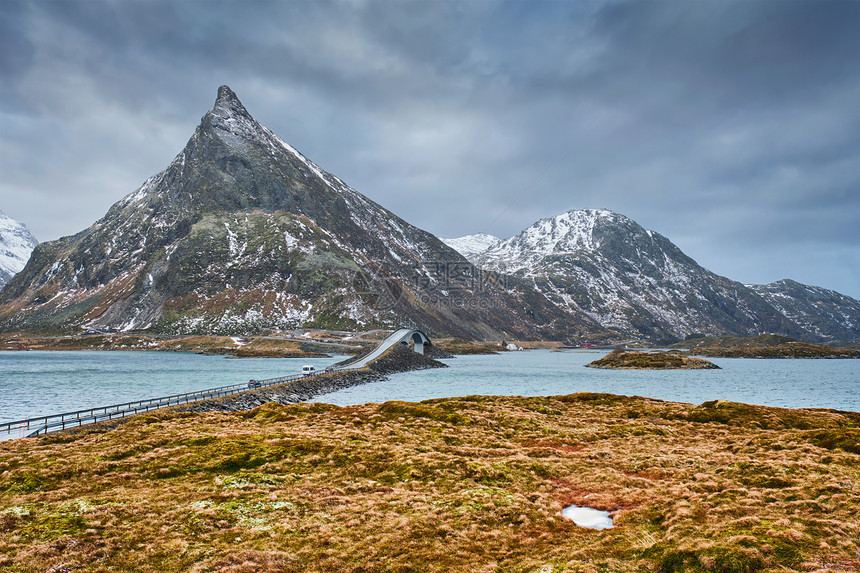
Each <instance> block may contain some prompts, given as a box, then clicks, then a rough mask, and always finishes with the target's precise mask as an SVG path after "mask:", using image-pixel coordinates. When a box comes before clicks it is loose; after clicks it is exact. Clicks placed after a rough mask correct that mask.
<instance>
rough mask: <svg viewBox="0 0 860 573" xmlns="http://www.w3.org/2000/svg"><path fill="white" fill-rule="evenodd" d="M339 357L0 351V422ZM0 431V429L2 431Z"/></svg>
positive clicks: (261, 375) (270, 374) (294, 369)
mask: <svg viewBox="0 0 860 573" xmlns="http://www.w3.org/2000/svg"><path fill="white" fill-rule="evenodd" d="M341 358H342V357H340V358H338V357H335V358H227V357H225V356H205V355H202V354H193V353H188V352H134V351H129V352H98V351H69V352H65V351H30V352H9V351H6V352H0V422H11V421H13V420H23V419H25V418H35V417H36V416H43V415H45V414H58V413H61V412H73V411H75V410H83V409H85V408H94V407H97V406H108V405H110V404H121V403H123V402H130V401H133V400H143V399H148V398H158V397H161V396H170V395H172V394H181V393H183V392H193V391H195V390H204V389H206V388H214V387H217V386H227V385H229V384H240V383H243V382H247V381H248V380H250V379H252V378H254V379H260V380H262V379H266V378H275V377H278V376H288V375H292V374H300V373H301V369H302V365H304V364H312V365H314V366H316V367H317V368H320V367H325V366H328V365H329V364H332V363H333V362H336V361H337V360H339V359H341ZM2 437H3V435H0V438H2Z"/></svg>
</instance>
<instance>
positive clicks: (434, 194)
mask: <svg viewBox="0 0 860 573" xmlns="http://www.w3.org/2000/svg"><path fill="white" fill-rule="evenodd" d="M222 84H227V85H229V86H230V87H231V88H233V90H234V91H235V92H236V93H237V95H238V96H239V98H240V99H241V100H242V101H243V103H244V104H245V106H246V107H247V108H248V110H249V111H250V113H251V114H252V115H254V116H255V117H256V118H257V119H258V120H259V121H260V122H261V123H263V124H264V125H266V126H267V127H269V128H270V129H272V130H273V131H274V132H275V133H277V134H278V135H280V136H281V137H282V138H283V139H285V140H286V141H287V142H289V143H290V144H292V145H293V146H294V147H296V148H297V149H299V150H300V151H301V152H302V153H304V154H305V155H306V156H308V157H309V158H310V159H312V160H314V161H315V162H316V163H318V164H319V165H320V166H322V167H323V168H324V169H326V170H328V171H330V172H332V173H334V174H336V175H337V176H339V177H340V178H341V179H343V180H344V181H346V182H347V183H348V184H350V185H351V186H352V187H354V188H355V189H357V190H358V191H360V192H362V193H364V194H365V195H367V196H369V197H370V198H372V199H374V200H375V201H377V202H379V203H381V204H382V205H384V206H385V207H387V208H389V209H391V210H392V211H394V212H395V213H397V214H398V215H400V216H401V217H403V218H404V219H406V220H407V221H409V222H411V223H413V224H415V225H417V226H419V227H421V228H424V229H426V230H428V231H431V232H433V233H435V234H436V235H438V236H441V237H453V236H460V235H465V234H471V233H478V232H489V233H492V234H494V235H497V236H500V237H508V236H511V235H513V234H516V233H518V232H519V231H521V230H522V229H523V228H525V227H527V226H528V225H530V224H531V223H533V222H534V221H536V220H538V219H540V218H542V217H549V216H553V215H556V214H558V213H561V212H564V211H567V210H570V209H582V208H608V209H612V210H613V211H616V212H619V213H622V214H624V215H627V216H628V217H630V218H631V219H633V220H635V221H637V222H638V223H640V224H641V225H642V226H644V227H646V228H648V229H652V230H655V231H657V232H659V233H661V234H663V235H665V236H667V237H668V238H669V239H670V240H672V241H673V242H674V243H675V244H677V245H678V246H679V247H680V248H681V249H682V250H683V251H684V252H686V253H687V254H688V255H690V256H691V257H693V258H694V259H696V260H697V261H698V262H699V263H700V264H702V265H703V266H705V267H707V268H709V269H711V270H713V271H715V272H717V273H719V274H722V275H725V276H728V277H730V278H732V279H735V280H739V281H742V282H745V283H767V282H771V281H774V280H778V279H781V278H793V279H795V280H798V281H800V282H804V283H808V284H815V285H818V286H822V287H825V288H830V289H834V290H837V291H840V292H842V293H844V294H848V295H850V296H853V297H854V298H860V270H858V269H860V1H858V0H848V1H845V2H842V1H833V0H814V1H813V0H805V1H793V0H765V1H755V0H752V1H742V2H732V1H726V0H718V1H708V0H690V1H680V0H672V1H663V0H659V1H651V2H649V1H632V2H627V1H615V0H612V1H577V2H573V1H567V2H565V1H561V0H531V1H516V2H491V1H486V0H470V1H463V2H445V1H442V0H432V1H431V0H424V1H420V2H407V1H400V0H397V1H395V0H385V1H377V0H353V1H319V0H313V1H312V0H293V1H290V2H262V1H250V2H249V1H243V2H226V1H215V0H212V1H198V2H194V1H189V0H183V1H182V2H174V1H169V2H158V1H151V0H147V1H142V0H141V1H128V0H126V1H120V0H114V1H91V0H80V1H70V0H64V1H59V2H47V1H41V0H34V1H29V2H17V1H15V0H2V1H0V210H2V211H4V212H6V213H7V214H8V215H9V216H11V217H13V218H15V219H17V220H19V221H21V222H23V223H24V224H26V225H27V226H28V227H29V228H30V230H31V231H32V232H33V233H34V234H35V235H36V237H37V238H38V239H39V240H40V241H46V240H51V239H56V238H58V237H60V236H63V235H68V234H73V233H76V232H78V231H80V230H82V229H84V228H86V227H88V226H90V225H91V224H92V223H93V222H94V221H95V220H96V219H98V218H100V217H101V216H102V215H104V213H105V212H106V211H107V210H108V208H109V207H110V206H111V205H112V204H113V203H114V202H116V201H118V200H119V199H120V198H122V197H123V196H125V195H126V194H128V193H130V192H132V191H134V190H135V189H136V188H137V187H139V186H140V184H141V183H143V181H144V180H145V179H146V178H147V177H149V176H150V175H153V174H155V173H157V172H158V171H160V170H162V169H164V168H165V167H166V166H167V165H168V163H169V162H170V161H171V160H172V159H173V157H174V156H175V155H176V154H177V153H179V152H180V151H181V150H182V148H183V147H184V145H185V143H186V141H187V140H188V138H189V137H190V136H191V135H192V133H193V131H194V128H195V127H196V125H197V124H198V123H199V121H200V117H201V116H202V115H203V114H204V113H205V112H206V111H207V110H208V109H209V108H211V107H212V105H213V103H214V100H215V95H216V91H217V88H218V86H219V85H222Z"/></svg>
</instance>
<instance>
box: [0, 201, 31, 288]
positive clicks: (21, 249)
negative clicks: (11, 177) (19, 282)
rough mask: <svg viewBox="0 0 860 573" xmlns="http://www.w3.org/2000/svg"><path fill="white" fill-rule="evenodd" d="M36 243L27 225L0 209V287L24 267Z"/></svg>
mask: <svg viewBox="0 0 860 573" xmlns="http://www.w3.org/2000/svg"><path fill="white" fill-rule="evenodd" d="M38 244H39V242H38V241H37V240H36V238H35V237H34V236H33V235H32V234H30V231H28V230H27V227H25V226H24V225H22V224H21V223H19V222H18V221H16V220H15V219H12V218H11V217H9V216H7V215H6V214H5V213H3V211H0V287H2V286H3V285H5V284H6V283H7V282H9V279H11V278H12V277H13V276H15V275H16V274H18V273H19V272H20V271H21V269H23V268H24V265H25V264H27V259H29V258H30V253H31V252H33V249H34V248H35V247H36V245H38Z"/></svg>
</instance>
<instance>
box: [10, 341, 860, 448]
mask: <svg viewBox="0 0 860 573" xmlns="http://www.w3.org/2000/svg"><path fill="white" fill-rule="evenodd" d="M603 354H604V353H603V352H550V351H548V350H535V351H529V352H511V353H505V354H500V355H494V356H459V357H457V358H452V359H449V360H446V362H447V363H448V364H449V366H450V368H444V369H436V370H424V371H419V372H406V373H402V374H396V375H394V376H391V377H390V379H389V380H386V381H383V382H374V383H370V384H365V385H363V386H356V387H353V388H348V389H346V390H342V391H339V392H335V393H332V394H326V395H323V396H320V397H318V398H317V401H320V402H329V403H333V404H338V405H348V404H359V403H364V402H385V401H386V400H425V399H428V398H441V397H447V396H465V395H469V394H506V395H525V396H539V395H557V394H571V393H573V392H609V393H612V394H624V395H639V396H648V397H652V398H660V399H663V400H673V401H679V402H691V403H694V404H700V403H701V402H704V401H707V400H716V399H723V400H734V401H738V402H747V403H750V404H763V405H769V406H783V407H789V408H835V409H839V410H852V411H860V360H752V359H731V358H728V359H726V358H724V359H719V358H718V359H714V360H713V362H715V363H716V364H718V365H719V366H721V367H722V370H683V371H647V370H646V371H626V370H597V369H593V368H584V367H583V365H584V364H586V363H587V362H590V361H592V360H595V359H597V358H599V357H600V356H602V355H603ZM341 358H342V357H333V358H313V359H308V358H243V359H231V358H225V357H223V356H204V355H198V354H189V353H172V352H0V421H12V420H18V419H23V418H31V417H36V416H41V415H44V414H55V413H59V412H69V411H74V410H80V409H84V408H91V407H96V406H105V405H109V404H116V403H121V402H127V401H131V400H139V399H145V398H155V397H159V396H167V395H170V394H178V393H182V392H190V391H193V390H202V389H205V388H212V387H215V386H224V385H227V384H237V383H243V382H246V381H247V380H249V379H251V378H256V379H265V378H273V377H276V376H285V375H290V374H297V373H299V371H300V370H301V367H302V365H304V364H312V365H314V366H316V367H317V368H321V367H325V366H327V365H329V364H332V363H334V362H336V361H338V360H340V359H341ZM0 438H2V436H0Z"/></svg>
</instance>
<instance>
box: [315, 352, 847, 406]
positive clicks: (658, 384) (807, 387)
mask: <svg viewBox="0 0 860 573" xmlns="http://www.w3.org/2000/svg"><path fill="white" fill-rule="evenodd" d="M605 354H606V352H604V351H599V352H597V351H565V352H552V351H549V350H531V351H527V352H505V353H502V354H499V355H495V356H458V357H456V358H451V359H448V360H444V362H446V363H447V364H448V365H449V366H450V368H440V369H435V370H421V371H416V372H405V373H402V374H397V375H394V376H391V377H390V379H389V380H385V381H381V382H372V383H370V384H365V385H362V386H354V387H352V388H346V389H344V390H340V391H338V392H333V393H331V394H325V395H323V396H319V397H317V398H316V401H318V402H328V403H331V404H337V405H340V406H346V405H350V404H361V403H365V402H385V401H386V400H405V401H419V400H427V399H430V398H443V397H449V396H465V395H469V394H485V395H493V394H498V395H520V396H553V395H560V394H572V393H575V392H607V393H610V394H623V395H627V396H646V397H649V398H658V399H661V400H668V401H673V402H690V403H693V404H701V403H702V402H706V401H708V400H731V401H735V402H745V403H748V404H759V405H764V406H779V407H784V408H834V409H838V410H851V411H855V412H857V411H860V360H823V359H819V360H812V359H807V360H803V359H782V360H780V359H750V358H747V359H744V358H713V359H710V360H711V361H712V362H713V363H715V364H716V365H718V366H720V367H721V370H601V369H596V368H585V367H584V365H585V364H587V363H589V362H591V361H592V360H596V359H598V358H600V357H601V356H604V355H605Z"/></svg>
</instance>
